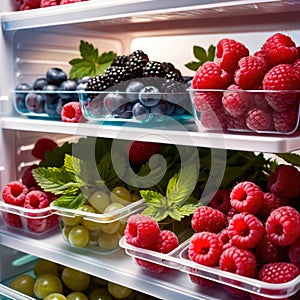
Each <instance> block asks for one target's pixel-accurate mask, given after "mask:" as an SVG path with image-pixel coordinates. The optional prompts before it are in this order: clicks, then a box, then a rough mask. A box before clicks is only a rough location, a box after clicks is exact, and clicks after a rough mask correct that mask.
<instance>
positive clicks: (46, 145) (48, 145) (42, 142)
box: [31, 138, 58, 160]
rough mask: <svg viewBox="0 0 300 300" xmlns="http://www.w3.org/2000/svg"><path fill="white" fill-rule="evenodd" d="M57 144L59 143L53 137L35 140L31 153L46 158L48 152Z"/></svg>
mask: <svg viewBox="0 0 300 300" xmlns="http://www.w3.org/2000/svg"><path fill="white" fill-rule="evenodd" d="M57 146H58V145H57V143H56V142H55V141H54V140H52V139H49V138H40V139H38V140H37V141H36V142H35V144H34V147H33V149H32V151H31V154H32V155H33V156H34V157H36V158H38V159H41V160H44V159H45V154H46V152H48V151H49V152H52V151H53V150H54V149H55V148H56V147H57Z"/></svg>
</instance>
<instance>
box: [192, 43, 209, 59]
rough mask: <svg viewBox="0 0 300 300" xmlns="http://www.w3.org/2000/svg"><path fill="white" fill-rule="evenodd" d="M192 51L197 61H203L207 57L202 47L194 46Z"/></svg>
mask: <svg viewBox="0 0 300 300" xmlns="http://www.w3.org/2000/svg"><path fill="white" fill-rule="evenodd" d="M193 53H194V56H195V57H196V58H197V59H198V60H199V61H204V60H205V59H206V58H207V55H206V51H205V49H204V48H203V47H200V46H194V47H193Z"/></svg>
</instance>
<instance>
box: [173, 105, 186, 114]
mask: <svg viewBox="0 0 300 300" xmlns="http://www.w3.org/2000/svg"><path fill="white" fill-rule="evenodd" d="M184 113H185V109H184V108H183V107H182V106H180V105H175V110H174V115H182V114H184Z"/></svg>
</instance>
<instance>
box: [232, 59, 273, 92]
mask: <svg viewBox="0 0 300 300" xmlns="http://www.w3.org/2000/svg"><path fill="white" fill-rule="evenodd" d="M268 68H269V65H268V63H267V62H266V61H265V60H264V59H263V58H261V57H259V56H245V57H242V58H241V59H240V60H239V62H238V66H237V69H236V71H235V73H234V81H235V83H236V84H237V85H238V86H239V87H240V88H241V89H244V90H250V89H256V88H257V87H259V86H261V84H262V81H263V78H264V76H265V74H266V72H267V70H268Z"/></svg>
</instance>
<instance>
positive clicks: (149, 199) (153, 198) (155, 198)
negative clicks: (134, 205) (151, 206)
mask: <svg viewBox="0 0 300 300" xmlns="http://www.w3.org/2000/svg"><path fill="white" fill-rule="evenodd" d="M140 195H141V197H142V198H143V199H144V200H145V202H146V203H155V202H156V203H159V202H160V201H161V199H162V198H164V196H163V195H162V194H161V193H157V192H155V191H151V190H141V191H140Z"/></svg>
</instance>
